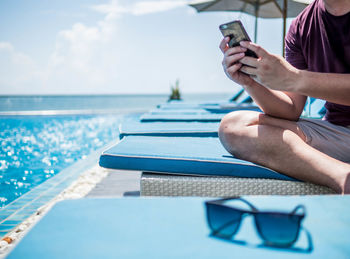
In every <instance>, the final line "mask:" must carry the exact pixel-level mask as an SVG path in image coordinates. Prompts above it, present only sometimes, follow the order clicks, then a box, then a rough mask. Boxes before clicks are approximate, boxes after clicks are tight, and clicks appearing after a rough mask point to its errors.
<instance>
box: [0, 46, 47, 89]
mask: <svg viewBox="0 0 350 259" xmlns="http://www.w3.org/2000/svg"><path fill="white" fill-rule="evenodd" d="M0 68H2V69H0V93H1V94H10V93H16V91H17V90H19V89H24V91H22V93H23V92H26V90H27V89H28V90H30V88H29V87H30V86H31V85H33V84H36V85H39V84H40V83H41V82H42V78H43V73H42V72H41V70H40V69H39V68H38V66H37V65H36V64H35V62H34V61H33V60H32V59H31V58H30V57H29V56H27V55H25V54H23V53H20V52H18V51H16V49H15V47H14V46H13V45H12V44H11V43H9V42H0Z"/></svg>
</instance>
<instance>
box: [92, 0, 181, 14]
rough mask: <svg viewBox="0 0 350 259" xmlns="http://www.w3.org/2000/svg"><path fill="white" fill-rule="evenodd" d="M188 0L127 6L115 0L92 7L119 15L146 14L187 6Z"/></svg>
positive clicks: (147, 2) (139, 2) (146, 2)
mask: <svg viewBox="0 0 350 259" xmlns="http://www.w3.org/2000/svg"><path fill="white" fill-rule="evenodd" d="M186 4H187V1H184V0H173V1H166V0H163V1H162V0H160V1H138V2H136V3H133V4H129V5H127V6H122V5H121V4H119V2H118V1H116V0H113V1H111V2H110V3H109V4H101V5H94V6H91V8H92V9H93V10H95V11H98V12H100V13H104V14H108V15H111V16H117V15H122V14H132V15H145V14H152V13H159V12H165V11H169V10H172V9H174V8H177V7H181V6H185V5H186Z"/></svg>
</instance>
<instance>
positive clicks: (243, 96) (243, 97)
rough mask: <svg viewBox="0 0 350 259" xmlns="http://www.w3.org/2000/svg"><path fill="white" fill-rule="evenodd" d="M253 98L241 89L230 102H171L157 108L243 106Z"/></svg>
mask: <svg viewBox="0 0 350 259" xmlns="http://www.w3.org/2000/svg"><path fill="white" fill-rule="evenodd" d="M252 101H253V100H252V98H251V97H250V96H249V95H248V94H247V93H246V92H245V91H244V90H243V89H240V90H239V91H238V92H237V93H236V94H235V95H234V96H233V97H232V98H231V99H230V100H229V101H227V100H218V101H212V102H203V103H193V102H192V103H189V102H182V101H175V102H169V103H165V104H160V105H158V107H157V108H161V109H200V108H203V106H210V107H218V106H219V105H220V104H227V103H231V104H236V105H237V104H242V103H251V102H252Z"/></svg>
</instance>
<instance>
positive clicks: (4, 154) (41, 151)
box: [0, 93, 230, 232]
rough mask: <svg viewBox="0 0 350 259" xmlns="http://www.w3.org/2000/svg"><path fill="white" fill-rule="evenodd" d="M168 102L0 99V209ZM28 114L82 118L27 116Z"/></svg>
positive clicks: (143, 98)
mask: <svg viewBox="0 0 350 259" xmlns="http://www.w3.org/2000/svg"><path fill="white" fill-rule="evenodd" d="M229 97H230V94H227V93H224V94H221V93H220V94H202V95H198V94H195V95H187V96H186V95H185V96H184V99H185V100H186V101H195V102H196V101H202V102H203V101H208V100H223V99H224V100H228V99H229ZM166 100H167V95H105V96H0V208H1V207H4V206H6V205H7V204H9V203H10V202H12V201H14V200H15V199H17V198H18V197H20V196H21V195H23V194H24V193H26V192H28V191H30V190H32V189H33V188H34V187H36V186H38V185H40V184H41V183H43V182H44V181H45V180H47V179H49V178H51V177H53V176H54V175H56V174H58V173H59V172H60V171H61V170H62V169H64V168H67V167H68V166H70V165H72V164H74V163H75V162H76V161H78V160H82V159H84V158H86V157H87V155H89V154H90V153H92V151H94V150H97V149H99V148H101V147H103V146H104V145H106V144H107V143H109V142H111V141H114V140H116V139H117V138H118V126H119V124H120V123H121V122H125V123H127V121H128V120H136V119H137V118H138V116H139V114H130V112H132V111H135V110H140V109H141V110H145V111H146V110H149V109H153V108H155V107H156V105H157V104H159V103H164V102H166ZM27 111H31V112H32V111H39V113H40V112H41V111H54V113H53V114H68V113H66V111H73V113H69V114H80V115H56V116H50V115H45V116H32V115H31V116H25V114H27V113H26V112H27ZM59 111H65V112H63V113H62V112H61V113H60V112H59ZM96 111H104V112H103V114H104V115H96ZM111 112H113V114H111ZM122 112H123V114H127V113H129V114H128V115H122ZM108 113H109V114H108ZM13 114H16V115H13ZM21 114H22V115H21ZM31 114H35V112H34V113H31ZM44 114H51V113H50V112H48V113H47V112H46V113H44ZM82 114H95V115H82ZM100 114H102V113H100ZM0 232H1V231H0Z"/></svg>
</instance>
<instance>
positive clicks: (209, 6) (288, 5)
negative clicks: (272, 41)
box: [189, 0, 313, 50]
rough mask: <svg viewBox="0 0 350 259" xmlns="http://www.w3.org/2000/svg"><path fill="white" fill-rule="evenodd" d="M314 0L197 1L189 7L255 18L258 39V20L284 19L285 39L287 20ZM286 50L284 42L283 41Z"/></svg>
mask: <svg viewBox="0 0 350 259" xmlns="http://www.w3.org/2000/svg"><path fill="white" fill-rule="evenodd" d="M311 2H313V0H211V1H208V0H206V1H195V2H192V3H190V4H189V5H190V6H192V7H193V8H195V9H196V10H197V11H198V12H210V11H234V12H235V11H236V12H244V13H247V14H250V15H253V16H255V36H254V41H255V42H256V39H257V21H258V20H257V19H258V17H261V18H283V39H284V37H285V35H286V18H287V17H296V16H297V15H298V14H299V13H300V12H301V11H302V10H304V8H305V7H306V6H307V5H308V4H310V3H311ZM283 50H284V40H283Z"/></svg>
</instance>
